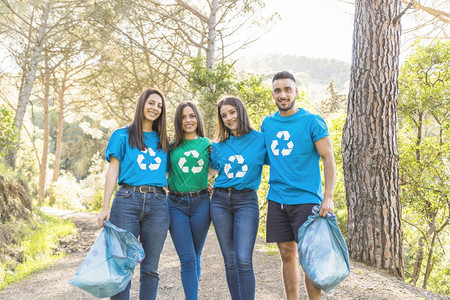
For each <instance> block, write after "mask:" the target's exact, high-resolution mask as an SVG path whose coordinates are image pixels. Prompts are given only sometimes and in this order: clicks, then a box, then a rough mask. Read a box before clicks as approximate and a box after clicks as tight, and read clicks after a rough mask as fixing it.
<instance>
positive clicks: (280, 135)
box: [270, 131, 294, 156]
mask: <svg viewBox="0 0 450 300" xmlns="http://www.w3.org/2000/svg"><path fill="white" fill-rule="evenodd" d="M290 137H291V135H290V134H289V131H278V133H277V138H278V139H277V140H273V141H272V145H270V149H272V153H273V155H275V156H278V155H280V149H278V148H277V147H278V140H284V141H289V142H287V144H286V146H287V148H283V149H281V155H283V156H287V155H289V154H291V151H292V149H293V148H294V143H293V142H292V141H290V140H289V138H290Z"/></svg>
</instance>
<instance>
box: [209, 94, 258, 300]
mask: <svg viewBox="0 0 450 300" xmlns="http://www.w3.org/2000/svg"><path fill="white" fill-rule="evenodd" d="M265 156H266V148H265V144H264V136H263V134H261V133H260V132H258V131H256V130H254V129H253V128H252V127H251V125H250V120H249V117H248V114H247V110H246V109H245V106H244V104H243V103H242V101H241V100H240V99H239V98H237V97H233V96H223V97H222V98H221V100H220V101H219V102H218V104H217V127H216V136H215V141H214V143H213V145H212V152H211V168H213V169H216V170H218V176H217V178H216V179H215V182H214V191H213V194H212V197H211V208H210V212H211V219H212V221H213V224H214V229H215V231H216V234H217V239H218V240H219V245H220V249H221V251H222V255H223V258H224V261H225V270H226V278H227V283H228V288H229V290H230V294H231V298H232V299H233V300H235V299H245V300H247V299H254V298H255V275H254V272H253V263H252V258H253V248H254V245H255V240H256V234H257V231H258V225H259V204H258V196H257V194H256V190H257V189H258V188H259V185H260V183H261V172H262V166H263V165H264V161H265Z"/></svg>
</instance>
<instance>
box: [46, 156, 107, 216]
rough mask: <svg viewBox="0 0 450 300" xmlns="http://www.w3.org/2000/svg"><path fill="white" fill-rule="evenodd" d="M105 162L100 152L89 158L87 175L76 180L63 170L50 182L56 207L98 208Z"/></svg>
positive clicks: (101, 195)
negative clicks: (56, 179)
mask: <svg viewBox="0 0 450 300" xmlns="http://www.w3.org/2000/svg"><path fill="white" fill-rule="evenodd" d="M106 169H107V163H106V161H105V159H103V156H102V155H101V154H100V153H98V152H97V153H96V154H94V156H92V158H91V167H90V168H89V172H88V176H87V177H86V178H85V179H83V180H77V179H76V178H75V177H74V175H73V174H72V173H70V172H68V171H63V172H62V173H61V175H60V176H59V178H58V181H56V182H55V183H53V184H52V193H54V195H55V200H56V202H55V204H56V206H57V207H58V208H62V209H71V210H85V209H88V210H94V211H95V210H98V209H101V206H102V203H103V186H104V183H105V176H106Z"/></svg>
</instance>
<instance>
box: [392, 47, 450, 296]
mask: <svg viewBox="0 0 450 300" xmlns="http://www.w3.org/2000/svg"><path fill="white" fill-rule="evenodd" d="M449 63H450V42H448V41H446V42H440V41H437V42H435V43H434V44H432V45H430V46H418V47H417V48H416V51H415V52H414V53H413V54H412V55H411V56H410V57H409V58H408V59H407V60H406V62H405V64H404V66H403V67H402V69H401V74H400V77H399V88H400V101H399V116H400V128H399V135H398V138H399V153H400V187H401V189H400V196H401V200H402V204H403V216H402V217H403V225H404V232H403V236H404V249H405V275H406V276H405V277H406V280H407V281H409V282H411V283H413V284H416V285H418V284H420V285H422V287H424V288H428V289H430V290H432V291H434V292H437V293H441V294H444V295H447V296H448V295H449V293H450V290H449V288H448V286H447V284H445V282H448V281H449V280H450V278H449V277H448V273H449V270H448V265H449V262H450V253H449V249H448V245H449V244H450V238H449V236H450V230H449V226H448V224H449V219H448V216H449V213H450V212H449V206H450V202H449V198H448V195H449V194H450V190H449V182H450V178H449V174H450V172H449V171H450V170H449V160H448V159H449V157H450V143H449V138H450V134H449V121H448V119H449V108H450V102H449V99H448V95H449V94H450V90H449V82H448V80H449V74H448V70H449Z"/></svg>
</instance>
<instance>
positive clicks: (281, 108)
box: [275, 100, 295, 111]
mask: <svg viewBox="0 0 450 300" xmlns="http://www.w3.org/2000/svg"><path fill="white" fill-rule="evenodd" d="M275 103H276V105H277V107H278V110H279V111H288V110H290V109H291V108H293V107H294V105H295V100H294V101H292V103H291V105H289V106H288V107H286V108H284V107H281V106H280V105H279V104H278V102H275Z"/></svg>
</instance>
